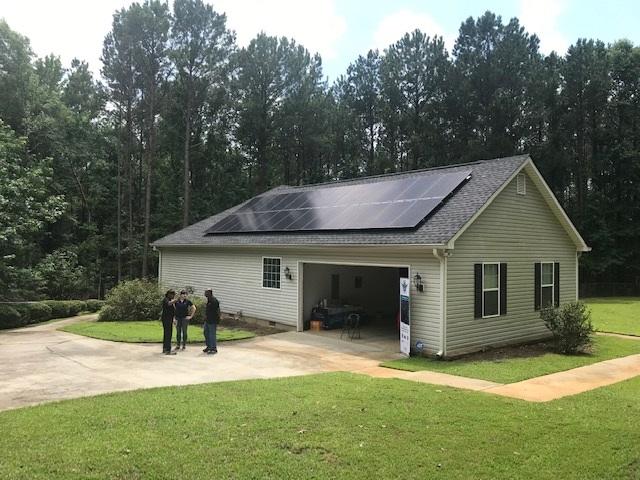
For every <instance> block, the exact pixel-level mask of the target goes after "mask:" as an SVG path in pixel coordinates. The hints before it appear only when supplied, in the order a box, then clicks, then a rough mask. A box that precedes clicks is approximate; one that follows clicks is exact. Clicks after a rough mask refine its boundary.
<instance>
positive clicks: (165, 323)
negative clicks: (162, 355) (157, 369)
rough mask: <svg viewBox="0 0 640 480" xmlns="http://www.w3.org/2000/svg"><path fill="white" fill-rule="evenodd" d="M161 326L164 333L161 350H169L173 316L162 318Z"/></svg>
mask: <svg viewBox="0 0 640 480" xmlns="http://www.w3.org/2000/svg"><path fill="white" fill-rule="evenodd" d="M162 328H163V329H164V335H163V336H162V351H163V352H170V351H171V336H172V335H173V318H170V319H168V320H166V319H164V318H163V319H162Z"/></svg>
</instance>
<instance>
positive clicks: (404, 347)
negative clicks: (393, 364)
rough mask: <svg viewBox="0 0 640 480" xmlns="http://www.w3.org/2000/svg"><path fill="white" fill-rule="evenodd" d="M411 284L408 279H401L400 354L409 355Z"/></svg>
mask: <svg viewBox="0 0 640 480" xmlns="http://www.w3.org/2000/svg"><path fill="white" fill-rule="evenodd" d="M410 293H411V284H410V283H409V279H408V278H401V279H400V352H401V353H404V354H405V355H409V352H410V350H411V325H410V322H411V319H410V316H409V313H410V312H409V295H410Z"/></svg>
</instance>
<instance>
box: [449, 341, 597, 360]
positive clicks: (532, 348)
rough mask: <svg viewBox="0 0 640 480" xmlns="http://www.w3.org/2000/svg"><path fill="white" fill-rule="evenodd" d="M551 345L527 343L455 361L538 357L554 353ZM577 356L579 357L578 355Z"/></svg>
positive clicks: (465, 356) (457, 358)
mask: <svg viewBox="0 0 640 480" xmlns="http://www.w3.org/2000/svg"><path fill="white" fill-rule="evenodd" d="M554 352H555V350H554V349H553V345H552V344H551V343H549V342H538V343H529V344H524V345H513V346H508V347H500V348H491V349H487V350H484V351H481V352H476V353H470V354H468V355H463V356H461V357H456V358H455V360H464V361H470V362H472V361H475V360H479V361H491V362H501V361H504V360H509V359H512V358H532V357H540V356H542V355H544V354H546V353H554ZM589 353H590V352H589V351H588V350H587V351H585V352H583V353H582V355H587V354H589ZM577 355H581V354H580V353H579V354H577Z"/></svg>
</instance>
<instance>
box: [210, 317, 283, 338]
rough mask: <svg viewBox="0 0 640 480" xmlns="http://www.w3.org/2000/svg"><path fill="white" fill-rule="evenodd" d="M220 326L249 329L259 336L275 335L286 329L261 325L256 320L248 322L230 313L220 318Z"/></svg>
mask: <svg viewBox="0 0 640 480" xmlns="http://www.w3.org/2000/svg"><path fill="white" fill-rule="evenodd" d="M220 326H221V327H224V328H236V329H241V330H247V331H248V332H253V333H255V334H256V335H257V336H264V335H273V334H274V333H282V332H284V331H285V330H280V329H279V328H276V327H269V326H266V325H260V324H257V323H254V322H247V321H245V320H240V319H238V318H234V317H232V316H229V315H223V316H222V319H221V320H220Z"/></svg>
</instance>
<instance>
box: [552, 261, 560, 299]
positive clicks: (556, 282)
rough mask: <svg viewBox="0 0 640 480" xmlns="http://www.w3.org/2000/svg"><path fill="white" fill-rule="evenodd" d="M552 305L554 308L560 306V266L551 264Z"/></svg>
mask: <svg viewBox="0 0 640 480" xmlns="http://www.w3.org/2000/svg"><path fill="white" fill-rule="evenodd" d="M553 303H554V306H555V307H559V306H560V264H559V263H558V262H556V263H554V264H553Z"/></svg>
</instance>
